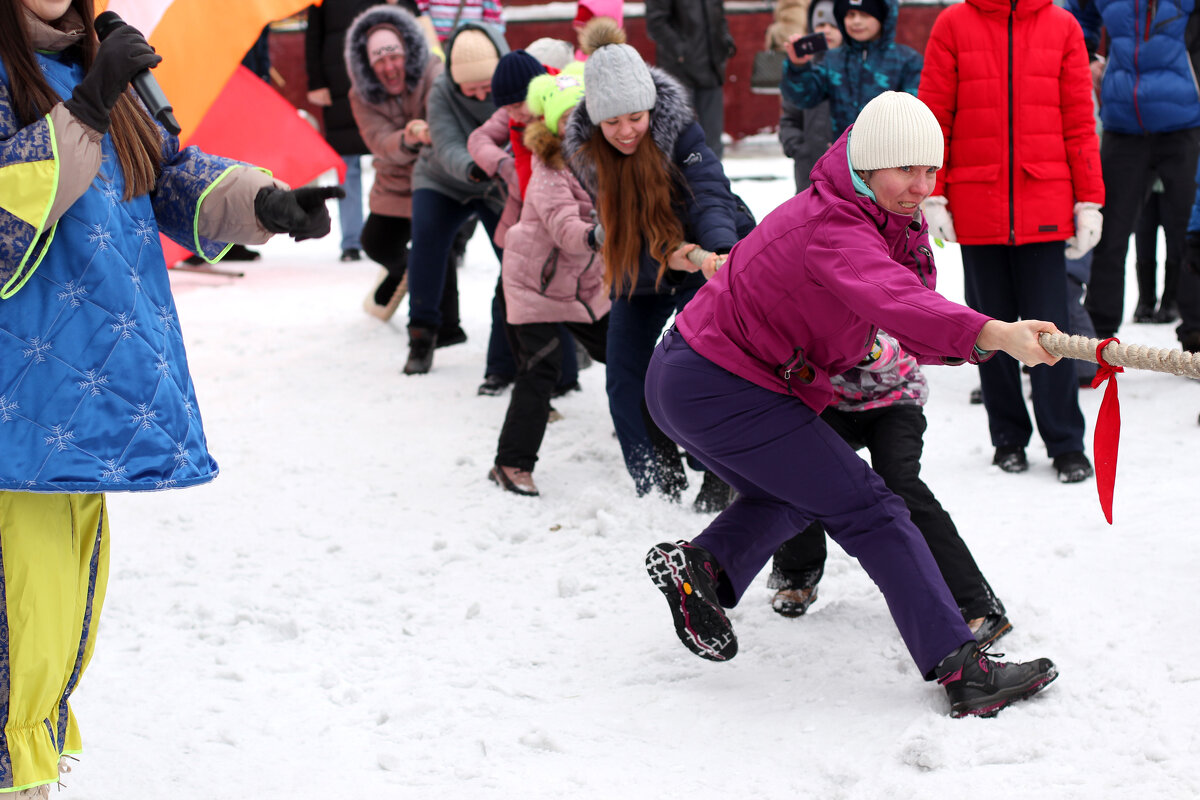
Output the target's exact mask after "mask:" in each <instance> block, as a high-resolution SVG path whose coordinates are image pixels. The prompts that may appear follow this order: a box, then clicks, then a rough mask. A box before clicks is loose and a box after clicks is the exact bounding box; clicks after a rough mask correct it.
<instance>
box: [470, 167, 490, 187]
mask: <svg viewBox="0 0 1200 800" xmlns="http://www.w3.org/2000/svg"><path fill="white" fill-rule="evenodd" d="M467 177H468V178H470V179H471V181H472V182H473V183H483V182H484V181H486V180H489V179H490V178H491V177H492V176H491V175H488V174H487V173H486V172H484V171H483V167H481V166H479V165H478V164H472V165H471V169H470V170H468V171H467Z"/></svg>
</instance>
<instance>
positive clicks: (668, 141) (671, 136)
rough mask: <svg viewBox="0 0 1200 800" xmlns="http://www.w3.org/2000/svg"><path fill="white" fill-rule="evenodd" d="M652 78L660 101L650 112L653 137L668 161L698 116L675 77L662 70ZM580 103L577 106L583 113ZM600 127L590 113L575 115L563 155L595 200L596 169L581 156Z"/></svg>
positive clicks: (653, 71)
mask: <svg viewBox="0 0 1200 800" xmlns="http://www.w3.org/2000/svg"><path fill="white" fill-rule="evenodd" d="M650 77H651V78H653V79H654V88H655V89H656V90H657V92H658V97H657V98H656V99H655V101H654V108H652V109H650V137H651V138H652V139H653V140H654V143H655V144H656V145H658V149H659V150H661V151H662V152H663V155H665V156H666V157H667V158H668V159H670V158H672V157H673V155H674V153H675V142H677V141H678V140H679V134H680V133H682V132H683V129H684V128H686V127H687V126H688V125H690V124H691V123H692V121H693V120H695V119H696V112H694V111H693V110H692V107H691V105H690V104H689V102H688V93H687V90H686V89H684V88H683V84H681V83H680V82H679V81H678V80H676V79H675V78H674V77H672V76H670V75H668V74H667V73H666V72H664V71H663V70H661V69H659V68H658V67H650ZM582 106H583V103H580V104H579V105H578V106H576V109H579V108H581V107H582ZM596 128H597V126H596V125H593V124H592V121H591V120H590V119H589V118H588V115H587V114H586V113H583V114H576V113H572V114H571V119H570V121H569V122H568V123H567V125H566V130H565V132H564V133H563V137H562V152H563V156H564V157H565V158H566V162H567V164H568V166H570V168H571V172H573V173H575V177H576V178H578V179H579V182H580V183H581V184H582V185H583V188H584V189H586V190H587V192H588V194H590V195H591V196H592V197H595V196H596V165H595V164H594V163H592V162H591V160H590V159H586V158H584V157H583V156H582V154H581V153H580V152H579V151H580V148H582V147H583V144H584V143H585V142H586V141H587V140H588V139H591V138H592V134H593V133H595V131H596Z"/></svg>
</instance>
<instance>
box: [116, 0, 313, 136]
mask: <svg viewBox="0 0 1200 800" xmlns="http://www.w3.org/2000/svg"><path fill="white" fill-rule="evenodd" d="M311 3H312V0H97V2H96V13H97V14H99V13H100V12H101V11H105V10H108V11H115V12H116V13H118V14H120V15H121V18H122V19H124V20H125V21H126V22H128V23H129V24H130V25H132V26H133V27H135V28H137V29H138V30H139V31H141V32H142V34H143V35H144V36H145V37H146V39H148V40H149V42H150V44H151V45H153V47H154V49H155V50H156V51H158V54H159V55H161V56H162V57H163V61H162V63H161V64H159V65H158V66H157V67H155V69H154V77H155V78H157V79H158V83H159V85H160V86H162V88H163V92H164V93H165V94H166V96H167V97H168V98H169V99H170V100H171V104H172V105H173V106H174V107H175V118H176V119H177V120H179V124H180V126H181V127H182V128H183V133H182V135H181V137H180V138H181V139H182V140H183V141H187V140H188V137H189V136H190V134H191V132H192V131H193V130H195V129H196V127H197V126H198V125H199V124H200V120H201V119H203V118H204V115H205V113H207V111H208V109H209V107H210V106H211V105H212V104H213V102H214V101H216V99H217V96H218V95H220V94H221V90H222V89H223V88H224V87H225V84H226V82H227V81H228V80H229V78H230V77H231V76H232V75H233V71H234V70H235V69H236V68H237V66H238V64H240V63H241V61H242V57H243V56H245V55H246V51H248V50H249V49H250V47H251V45H253V44H254V41H255V40H256V39H257V38H258V36H259V34H260V33H262V29H263V27H265V26H266V25H267V23H269V22H271V21H272V20H277V19H282V18H284V17H287V16H291V15H292V14H295V13H297V12H299V11H303V10H304V9H305V8H307V7H308V6H309V5H310V4H311Z"/></svg>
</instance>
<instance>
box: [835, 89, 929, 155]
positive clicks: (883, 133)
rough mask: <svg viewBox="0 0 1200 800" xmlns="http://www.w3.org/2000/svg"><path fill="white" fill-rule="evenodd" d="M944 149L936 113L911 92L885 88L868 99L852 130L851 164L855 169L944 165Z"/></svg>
mask: <svg viewBox="0 0 1200 800" xmlns="http://www.w3.org/2000/svg"><path fill="white" fill-rule="evenodd" d="M944 152H945V145H944V143H943V140H942V126H941V125H939V124H938V121H937V117H935V116H934V115H933V112H932V111H930V110H929V106H927V105H925V104H924V103H922V102H921V101H920V100H918V99H917V98H915V97H913V96H912V95H911V94H909V93H908V92H884V93H883V94H881V95H879V96H878V97H876V98H875V99H874V100H872V101H871V102H869V103H867V104H866V105H865V106H864V107H863V110H862V111H860V112H859V114H858V119H856V120H854V129H853V130H851V131H850V164H851V165H852V166H853V168H854V169H856V170H872V169H887V168H888V167H912V166H918V165H919V166H929V167H937V168H938V169H941V168H942V156H943V155H944Z"/></svg>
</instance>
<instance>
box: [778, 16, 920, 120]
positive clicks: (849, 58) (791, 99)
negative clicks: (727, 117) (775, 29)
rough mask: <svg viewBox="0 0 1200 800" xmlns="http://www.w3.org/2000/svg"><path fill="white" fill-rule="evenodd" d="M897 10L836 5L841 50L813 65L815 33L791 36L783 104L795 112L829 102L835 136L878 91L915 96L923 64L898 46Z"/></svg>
mask: <svg viewBox="0 0 1200 800" xmlns="http://www.w3.org/2000/svg"><path fill="white" fill-rule="evenodd" d="M898 11H899V5H898V3H897V2H896V0H835V2H834V4H833V16H834V19H835V20H836V21H837V26H838V28H839V29H840V30H841V33H842V36H843V43H842V46H841V47H839V48H838V49H836V50H832V51H830V52H828V53H827V54H826V55H825V57H824V58H823V59H822V60H821V61H820V62H817V63H814V62H813V59H814V57H815V56H816V54H817V52H818V50H817V49H816V48H817V47H819V46H820V45H818V44H817V43H816V39H815V34H813V35H810V36H808V37H800V36H792V37H791V38H790V39H789V41H788V49H787V51H786V52H787V56H788V61H787V64H785V65H784V70H783V78H782V80H781V81H780V83H779V91H780V93H781V94H782V95H783V99H784V100H786V101H787V102H788V103H791V104H792V105H793V106H796V107H797V108H814V107H816V106H818V105H820V104H821V103H822V102H824V101H826V100H828V101H829V111H830V116H831V118H832V121H833V135H834V136H835V137H836V136H839V135H841V133H842V131H844V130H845V129H846V126H848V125H849V124H850V123H852V122H854V118H855V117H857V116H858V114H859V112H860V111H862V109H863V107H864V106H866V104H867V103H868V102H870V101H871V100H872V99H873V98H875V97H876V96H877V95H879V94H880V93H881V92H885V91H888V90H892V91H897V92H908V93H909V94H911V95H913V96H916V94H917V87H918V86H919V85H920V83H921V67H922V63H923V62H922V59H921V54H920V53H918V52H917V51H916V50H913V49H912V48H911V47H906V46H905V45H902V44H896V41H895V34H896V14H897V12H898ZM798 43H802V44H799V45H798ZM797 46H799V47H800V48H801V49H800V51H799V52H797V49H796V48H797Z"/></svg>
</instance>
